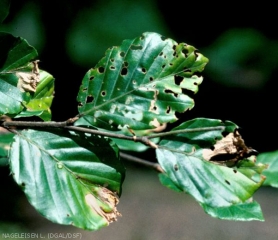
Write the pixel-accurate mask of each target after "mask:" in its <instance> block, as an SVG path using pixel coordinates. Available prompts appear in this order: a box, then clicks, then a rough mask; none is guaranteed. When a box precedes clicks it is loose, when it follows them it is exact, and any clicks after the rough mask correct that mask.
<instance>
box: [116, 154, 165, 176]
mask: <svg viewBox="0 0 278 240" xmlns="http://www.w3.org/2000/svg"><path fill="white" fill-rule="evenodd" d="M120 156H121V158H124V159H126V160H128V161H131V162H134V163H138V164H140V165H143V166H146V167H149V168H152V169H154V170H155V171H157V172H159V173H164V171H163V169H162V168H161V166H160V165H159V164H158V163H152V162H150V161H147V160H144V159H141V158H138V157H134V156H132V155H129V154H126V153H123V152H120Z"/></svg>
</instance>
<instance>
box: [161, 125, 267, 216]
mask: <svg viewBox="0 0 278 240" xmlns="http://www.w3.org/2000/svg"><path fill="white" fill-rule="evenodd" d="M204 127H214V128H215V127H223V129H214V130H210V131H204V130H203V131H195V132H187V133H179V134H177V135H174V136H169V137H165V139H163V140H162V141H161V142H160V143H159V148H158V149H157V150H156V154H157V158H158V161H159V163H160V165H161V167H162V168H163V170H164V171H165V175H166V176H167V177H168V178H169V179H170V180H171V181H169V180H168V181H167V182H166V181H165V177H164V180H163V181H162V184H165V183H166V184H165V185H166V186H167V187H169V188H172V189H175V188H176V189H181V190H183V191H184V192H186V193H188V194H190V195H192V196H193V197H194V198H195V199H196V200H197V201H198V202H199V203H200V204H201V205H202V206H203V207H204V206H205V207H206V209H207V212H208V213H209V214H210V213H213V214H212V215H213V216H215V215H216V214H217V213H219V215H218V216H217V217H219V218H223V219H226V218H227V219H228V218H231V219H234V220H237V219H236V217H237V216H239V215H240V214H239V213H238V215H237V214H230V215H229V216H227V215H225V213H227V214H228V212H229V211H230V210H231V209H230V208H229V207H231V206H234V205H238V204H244V206H245V205H246V204H245V203H246V202H247V201H250V198H251V197H252V195H253V194H254V192H255V191H256V190H257V189H258V188H259V187H260V186H261V185H262V183H263V181H264V179H265V178H264V177H263V176H262V175H261V173H262V171H263V170H264V169H265V167H266V166H265V165H263V164H256V163H255V160H254V156H252V157H248V156H247V155H248V154H247V152H244V150H245V148H244V146H245V145H244V146H239V143H237V142H236V140H238V139H237V138H234V139H233V140H232V144H231V143H230V142H227V143H226V145H224V146H223V149H221V150H220V149H217V146H218V144H219V142H223V140H225V139H226V137H224V136H223V133H225V134H226V135H227V134H228V133H234V132H235V131H236V129H237V126H236V125H235V124H233V123H231V122H222V121H220V120H214V119H194V120H191V121H188V122H185V123H183V124H181V125H180V126H179V127H177V128H175V129H173V131H176V130H183V129H187V130H190V129H191V130H193V129H198V128H204ZM227 136H229V134H228V135H227ZM234 144H235V145H234ZM242 144H243V143H242ZM233 146H234V147H235V148H236V150H237V152H236V153H234V152H230V151H233ZM245 147H246V146H245ZM213 148H215V149H217V151H218V152H219V154H217V153H215V155H212V158H211V159H206V152H207V150H209V151H210V150H211V149H213ZM222 150H224V151H225V153H223V152H222ZM246 151H247V150H246ZM216 156H217V157H219V156H221V157H222V158H221V161H218V158H216ZM223 157H224V159H225V158H226V160H224V159H223ZM231 157H232V158H231ZM229 166H230V167H229ZM248 207H249V206H248ZM248 207H247V208H248ZM212 208H219V209H218V210H215V211H213V210H211V209H212ZM208 209H210V210H208ZM220 209H222V210H223V211H222V210H220ZM232 209H233V210H232V211H237V210H238V211H239V210H240V207H239V208H238V207H233V208H232ZM243 215H244V216H242V215H241V217H242V218H244V217H246V220H248V219H249V216H247V215H246V214H243ZM233 216H234V218H233Z"/></svg>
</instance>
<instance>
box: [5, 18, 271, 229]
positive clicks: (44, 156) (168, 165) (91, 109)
mask: <svg viewBox="0 0 278 240" xmlns="http://www.w3.org/2000/svg"><path fill="white" fill-rule="evenodd" d="M0 20H3V19H0ZM0 44H1V46H0V53H1V59H0V99H1V101H0V116H1V122H0V124H1V126H3V127H5V128H6V129H8V130H9V131H10V133H7V134H5V135H4V134H2V135H1V144H3V148H2V149H1V151H0V154H1V157H5V156H8V157H9V165H10V169H11V173H12V176H13V177H14V179H15V181H16V182H17V184H18V185H19V186H20V187H22V189H23V191H24V192H25V194H26V196H27V198H28V200H29V201H30V203H31V204H32V205H33V206H34V207H35V208H36V209H37V210H38V211H39V212H40V213H41V214H42V215H43V216H45V217H46V218H48V219H49V220H51V221H53V222H56V223H60V224H67V225H70V224H71V225H74V226H77V227H80V228H83V229H88V230H97V229H99V228H100V227H103V226H106V225H108V224H109V223H110V222H113V221H115V220H116V218H117V216H118V215H120V213H119V212H118V211H117V208H116V205H117V203H118V201H119V200H118V197H120V195H121V191H122V183H123V181H124V177H125V167H124V165H123V163H122V160H121V157H120V151H123V150H133V151H144V150H146V149H147V148H153V149H155V151H156V156H157V160H158V163H159V164H160V166H161V171H160V173H159V178H160V181H161V183H162V184H163V185H165V186H166V187H169V188H170V189H172V190H175V191H178V192H184V193H187V194H189V195H191V196H193V197H194V198H195V199H196V201H198V202H199V204H200V205H201V206H202V207H203V209H204V210H205V212H207V213H208V214H210V215H211V216H213V217H218V218H221V219H229V220H263V216H262V212H261V209H260V205H259V204H258V203H257V202H255V201H253V199H252V195H253V194H254V192H255V191H256V190H257V189H258V188H259V187H260V186H261V185H262V184H263V183H264V180H265V177H264V176H263V175H262V172H263V171H264V175H268V174H269V175H270V176H271V173H269V172H268V170H265V169H266V167H267V166H266V164H262V163H258V162H256V161H255V157H254V156H253V155H252V151H251V150H250V149H249V148H247V147H246V146H245V145H244V142H243V140H242V139H241V137H238V133H237V128H238V127H237V126H236V125H235V124H234V123H232V122H229V121H226V122H223V121H221V120H217V119H204V118H198V119H193V120H190V121H187V122H184V123H181V124H180V125H179V126H178V127H176V128H174V129H171V130H170V131H168V132H165V133H163V132H162V133H158V132H161V131H163V130H164V129H165V126H166V124H169V123H172V122H175V121H177V120H178V119H177V117H176V113H177V112H179V113H183V112H185V111H186V110H190V109H191V108H192V107H193V106H194V101H193V99H192V96H193V95H194V93H196V92H197V91H198V86H199V84H201V82H202V77H201V76H199V72H201V71H203V69H204V67H205V65H206V64H207V62H208V59H207V58H206V57H204V56H203V55H202V54H200V53H199V52H198V51H197V50H196V49H195V48H194V47H193V46H190V45H187V44H185V43H180V44H178V43H176V42H175V41H174V40H172V39H169V38H164V37H162V36H161V35H159V34H156V33H144V34H142V35H141V36H140V37H137V38H135V39H132V40H125V41H123V43H122V44H121V45H120V46H118V47H112V48H110V49H108V50H107V51H106V54H105V56H104V57H103V58H102V59H101V60H100V61H99V63H98V64H97V65H96V66H95V67H94V68H92V69H90V70H89V71H88V72H87V73H86V75H85V76H84V78H83V80H82V84H81V86H80V89H79V93H78V96H77V101H78V104H77V105H78V112H79V114H78V116H76V117H75V118H74V119H71V120H69V121H66V122H65V124H64V125H63V124H59V123H57V124H56V123H55V122H49V121H50V120H51V111H50V107H51V103H52V99H53V91H54V79H53V77H52V76H51V75H50V74H49V73H47V72H45V71H43V70H39V69H38V66H37V61H36V59H37V57H38V56H37V52H36V50H35V49H34V48H33V47H31V46H30V45H29V44H28V43H27V42H26V40H24V39H22V38H20V37H14V36H12V35H10V34H8V33H0ZM26 116H28V117H34V116H35V117H39V118H41V120H43V121H44V122H45V123H46V124H45V125H44V124H40V123H37V125H36V126H35V125H32V126H33V127H32V126H31V125H28V124H29V123H28V122H26V125H25V126H26V127H28V129H21V128H17V129H15V127H14V126H15V125H16V121H14V119H15V118H23V117H26ZM44 122H42V123H44ZM72 125H74V126H72ZM17 126H19V125H17ZM21 126H24V123H23V124H22V125H21ZM42 126H47V127H46V128H43V129H42V130H41V129H39V128H38V127H42ZM51 126H52V127H51ZM53 126H54V127H55V128H53ZM228 136H229V137H228ZM220 145H221V146H222V145H223V146H222V147H221V149H220V147H218V146H220ZM0 146H2V145H0ZM209 151H211V152H210V153H209V154H208V155H207V154H206V153H207V152H209ZM220 155H221V156H222V157H224V159H221V161H218V160H217V159H216V158H215V157H216V156H217V157H218V156H220ZM262 162H264V160H262ZM266 162H267V161H266ZM272 179H274V177H270V180H269V181H268V184H270V185H271V184H274V181H273V180H272ZM266 182H267V180H266Z"/></svg>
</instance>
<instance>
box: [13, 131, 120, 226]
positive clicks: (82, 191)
mask: <svg viewBox="0 0 278 240" xmlns="http://www.w3.org/2000/svg"><path fill="white" fill-rule="evenodd" d="M10 165H11V172H12V175H13V177H14V179H15V181H16V182H17V184H18V185H20V186H21V187H22V189H23V191H24V192H25V194H26V195H27V197H28V199H29V201H30V203H31V204H32V205H33V206H34V207H35V208H36V209H37V210H38V211H39V212H40V213H41V214H42V215H43V216H45V217H46V218H48V219H49V220H51V221H53V222H56V223H60V224H66V225H74V226H77V227H80V228H83V229H88V230H97V229H99V228H100V227H103V226H106V225H108V224H109V222H112V221H114V220H115V219H116V217H117V215H118V214H119V213H118V211H117V209H116V204H117V203H118V199H117V196H116V195H117V194H118V195H120V193H121V184H122V182H123V179H124V172H125V169H124V167H123V166H122V164H121V162H120V160H119V157H118V150H117V147H116V146H115V145H114V144H113V143H112V142H111V141H109V140H107V139H105V138H99V137H94V136H85V135H79V136H72V135H70V134H69V133H67V132H62V131H53V132H43V131H35V130H27V131H22V132H21V133H20V134H19V135H18V136H16V137H15V141H14V143H13V145H12V150H11V154H10Z"/></svg>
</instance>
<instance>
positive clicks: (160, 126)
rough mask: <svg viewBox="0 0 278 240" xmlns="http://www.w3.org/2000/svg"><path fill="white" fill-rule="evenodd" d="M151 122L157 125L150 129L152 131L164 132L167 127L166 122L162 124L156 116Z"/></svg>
mask: <svg viewBox="0 0 278 240" xmlns="http://www.w3.org/2000/svg"><path fill="white" fill-rule="evenodd" d="M150 124H151V125H152V126H154V127H155V128H154V129H150V132H162V131H163V130H164V129H165V128H166V127H167V124H166V123H163V124H161V123H160V122H159V121H158V120H157V119H156V118H155V119H154V120H153V121H151V122H150Z"/></svg>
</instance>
